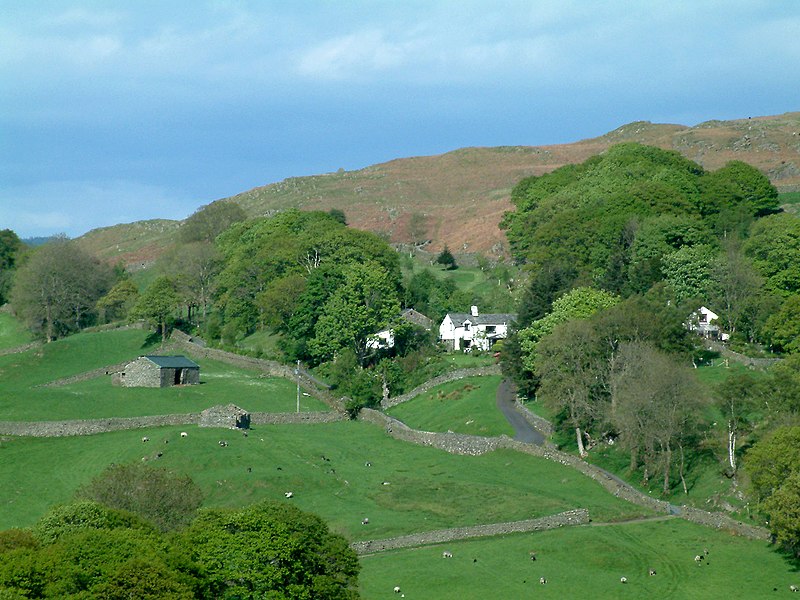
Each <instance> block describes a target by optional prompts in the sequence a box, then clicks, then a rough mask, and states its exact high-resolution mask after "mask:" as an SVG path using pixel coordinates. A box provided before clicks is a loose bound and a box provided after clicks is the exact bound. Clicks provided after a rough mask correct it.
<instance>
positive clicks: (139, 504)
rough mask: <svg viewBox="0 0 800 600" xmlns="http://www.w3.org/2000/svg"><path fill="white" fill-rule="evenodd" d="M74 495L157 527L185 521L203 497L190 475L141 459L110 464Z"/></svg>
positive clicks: (174, 526) (179, 525) (165, 528)
mask: <svg viewBox="0 0 800 600" xmlns="http://www.w3.org/2000/svg"><path fill="white" fill-rule="evenodd" d="M76 496H77V498H81V499H87V500H93V501H95V502H98V503H100V504H103V505H105V506H108V507H111V508H116V509H120V510H125V511H129V512H131V513H134V514H136V515H139V516H140V517H141V518H143V519H145V520H146V521H148V522H150V523H153V524H154V525H155V526H156V527H158V529H160V530H161V531H170V530H174V529H180V528H182V527H185V526H186V525H188V523H189V522H190V521H191V520H192V519H193V518H194V517H195V513H196V511H197V509H198V508H199V507H200V504H201V503H202V501H203V493H202V491H201V490H200V488H199V487H198V485H197V484H196V483H195V482H194V481H192V479H191V478H190V477H188V476H184V475H179V474H177V473H173V472H171V471H169V470H167V469H163V468H160V467H153V466H150V465H147V464H143V463H131V464H127V465H112V466H110V467H108V468H107V469H106V470H105V471H103V472H102V473H100V475H98V476H97V477H95V478H94V479H93V480H92V481H91V482H90V483H89V484H87V485H85V486H83V487H82V488H80V489H79V490H78V492H77V493H76Z"/></svg>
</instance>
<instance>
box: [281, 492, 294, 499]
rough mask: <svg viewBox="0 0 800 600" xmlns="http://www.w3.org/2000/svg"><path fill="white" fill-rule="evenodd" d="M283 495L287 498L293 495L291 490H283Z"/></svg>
mask: <svg viewBox="0 0 800 600" xmlns="http://www.w3.org/2000/svg"><path fill="white" fill-rule="evenodd" d="M283 495H284V496H286V497H287V498H291V497H292V496H294V494H293V493H292V492H283Z"/></svg>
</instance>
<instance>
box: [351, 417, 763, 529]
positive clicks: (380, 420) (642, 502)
mask: <svg viewBox="0 0 800 600" xmlns="http://www.w3.org/2000/svg"><path fill="white" fill-rule="evenodd" d="M359 418H360V419H362V420H364V421H367V422H370V423H374V424H377V425H379V426H381V427H383V428H384V429H385V431H386V433H388V434H389V435H390V436H392V437H394V438H396V439H400V440H404V441H407V442H411V443H414V444H418V445H421V446H432V447H435V448H439V449H440V450H444V451H445V452H449V453H451V454H469V455H479V454H485V453H486V452H491V451H493V450H496V449H498V448H508V449H511V450H516V451H518V452H523V453H525V454H530V455H532V456H538V457H540V458H544V459H546V460H550V461H553V462H557V463H559V464H562V465H565V466H568V467H572V468H573V469H575V470H577V471H580V472H581V473H583V474H584V475H586V476H587V477H590V478H591V479H593V480H594V481H596V482H597V483H599V484H600V485H602V486H603V487H604V488H605V489H606V490H607V491H608V492H610V493H611V494H613V495H614V496H616V497H617V498H620V499H622V500H625V501H627V502H630V503H632V504H636V505H638V506H643V507H645V508H649V509H651V510H653V511H655V512H660V513H664V514H674V515H676V516H679V517H681V518H683V519H686V520H688V521H692V522H694V523H699V524H701V525H706V526H710V527H715V528H717V529H726V530H729V531H732V532H734V533H736V534H738V535H742V536H745V537H749V538H754V539H760V540H767V539H769V537H770V533H769V531H767V530H766V529H763V528H761V527H754V526H752V525H748V524H745V523H742V522H740V521H736V520H735V519H732V518H730V517H729V516H727V515H724V514H721V513H710V512H706V511H703V510H700V509H696V508H692V507H688V506H680V507H677V506H674V505H671V504H670V503H668V502H664V501H663V500H657V499H655V498H651V497H650V496H649V495H647V494H644V493H642V492H640V491H639V490H637V489H636V488H634V487H633V486H631V485H630V484H628V483H626V482H624V481H622V480H621V479H619V478H617V477H614V476H613V475H611V474H610V473H608V472H606V471H604V470H603V469H601V468H599V467H596V466H594V465H592V464H590V463H587V462H585V461H584V460H582V459H580V458H579V457H577V456H573V455H571V454H567V453H566V452H561V451H560V450H556V449H555V448H552V447H548V446H536V445H534V444H526V443H524V442H518V441H516V440H512V439H511V438H509V437H508V436H505V435H502V436H499V437H492V438H488V437H487V438H484V437H479V436H469V435H461V434H453V433H433V432H429V431H417V430H415V429H411V428H410V427H408V426H407V425H405V424H404V423H403V422H402V421H398V420H397V419H395V418H393V417H390V416H388V415H385V414H384V413H382V412H379V411H376V410H371V409H366V408H365V409H361V412H360V413H359Z"/></svg>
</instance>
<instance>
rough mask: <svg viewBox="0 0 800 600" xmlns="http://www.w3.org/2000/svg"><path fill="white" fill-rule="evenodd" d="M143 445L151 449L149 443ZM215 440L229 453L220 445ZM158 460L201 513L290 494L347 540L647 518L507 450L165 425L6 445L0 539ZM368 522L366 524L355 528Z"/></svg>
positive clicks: (326, 429) (325, 429)
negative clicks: (114, 473) (83, 488)
mask: <svg viewBox="0 0 800 600" xmlns="http://www.w3.org/2000/svg"><path fill="white" fill-rule="evenodd" d="M181 430H184V431H187V432H188V433H189V435H188V437H187V438H181V437H180V431H181ZM144 435H147V436H149V437H150V439H151V441H150V442H148V443H147V444H143V443H142V441H141V439H142V436H144ZM221 439H224V440H226V441H228V443H229V445H228V447H226V448H221V447H220V446H219V444H218V443H217V442H218V441H219V440H221ZM165 440H169V443H166V444H165V443H164V441H165ZM157 452H163V457H162V458H160V459H158V463H157V464H159V465H163V466H166V467H169V468H172V469H175V470H178V471H180V472H182V473H186V474H188V475H190V476H191V477H192V478H193V479H195V481H197V483H198V484H199V485H200V486H201V488H202V489H203V491H204V492H205V495H206V505H208V506H243V505H247V504H250V503H252V502H255V501H258V500H260V499H262V498H273V499H283V493H284V492H285V491H287V490H291V491H292V492H293V493H294V498H293V499H292V502H294V503H296V504H297V505H298V507H299V508H302V509H304V510H308V511H311V512H314V513H317V514H319V515H320V516H322V517H323V518H324V519H325V520H326V521H328V523H329V524H330V525H331V526H332V527H333V528H334V529H335V530H336V531H339V532H341V533H344V534H345V535H347V537H349V538H350V539H373V538H383V537H391V536H395V535H401V534H407V533H413V532H419V531H428V530H432V529H442V528H447V527H455V526H468V525H477V524H487V523H494V522H500V521H515V520H520V519H530V518H536V517H541V516H545V515H548V514H553V513H557V512H561V511H564V510H568V509H571V508H579V507H584V508H587V509H588V510H589V512H590V515H592V518H594V519H595V520H599V521H606V520H620V519H627V518H632V517H636V516H641V515H645V514H649V513H648V512H647V511H646V510H645V509H642V508H640V507H637V506H633V505H630V504H628V503H626V502H623V501H621V500H619V499H617V498H614V497H613V496H611V495H610V494H608V493H607V492H606V491H605V490H604V489H603V488H602V487H600V486H599V485H598V484H596V483H594V482H593V481H592V480H590V479H589V478H587V477H585V476H583V475H581V474H579V473H577V472H575V471H573V470H571V469H569V468H567V467H564V466H562V465H559V464H556V463H553V462H549V461H545V460H543V459H538V458H535V457H531V456H528V455H524V454H519V453H516V452H513V451H510V450H503V451H497V452H493V453H490V454H488V455H484V456H476V457H471V456H454V455H451V454H447V453H446V452H443V451H441V450H437V449H434V448H429V447H421V446H415V445H411V444H407V443H405V442H400V441H398V440H394V439H393V438H390V437H388V436H386V435H385V433H384V432H383V430H382V429H381V428H379V427H376V426H374V425H370V424H367V423H362V422H355V421H343V422H338V423H331V424H325V425H281V426H279V425H271V426H258V427H255V428H254V429H253V430H252V431H251V432H250V434H249V435H248V436H247V437H243V436H242V435H241V434H240V433H237V432H234V431H231V430H225V429H207V428H198V427H191V428H187V427H182V428H181V427H164V428H151V429H140V430H133V431H120V432H113V433H107V434H101V435H94V436H86V437H80V438H78V437H72V438H6V439H4V440H3V441H2V443H1V444H0V457H2V458H1V459H0V489H2V490H3V500H2V504H3V505H2V508H0V529H4V528H9V527H12V526H28V525H31V524H32V523H33V522H35V521H36V519H38V518H39V517H40V516H41V515H42V514H43V513H44V512H45V510H46V509H47V507H49V506H51V505H52V504H55V503H60V502H65V501H68V500H69V499H70V497H71V496H72V494H73V493H74V491H75V489H76V488H77V487H79V486H80V485H81V484H83V483H85V482H86V481H88V480H90V479H91V478H92V477H93V476H94V475H96V474H97V473H99V472H100V471H101V470H102V469H103V468H104V467H106V466H107V465H109V464H110V463H124V462H127V461H139V460H141V459H142V458H143V457H152V456H153V455H155V454H156V453H157ZM367 462H370V463H371V466H366V463H367ZM248 467H249V468H250V469H251V470H250V471H248ZM384 482H388V485H384ZM364 517H368V518H369V520H370V523H369V525H368V526H362V525H361V519H363V518H364Z"/></svg>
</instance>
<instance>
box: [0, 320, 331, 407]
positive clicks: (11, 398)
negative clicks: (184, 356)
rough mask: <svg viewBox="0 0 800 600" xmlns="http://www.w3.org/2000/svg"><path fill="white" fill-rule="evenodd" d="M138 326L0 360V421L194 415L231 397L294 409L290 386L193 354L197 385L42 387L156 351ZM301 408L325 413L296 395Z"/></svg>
mask: <svg viewBox="0 0 800 600" xmlns="http://www.w3.org/2000/svg"><path fill="white" fill-rule="evenodd" d="M147 339H148V338H147V334H146V333H145V332H143V331H140V330H128V331H108V332H102V333H83V334H79V335H75V336H71V337H69V338H65V339H63V340H59V341H57V342H54V343H52V344H47V345H45V346H43V347H41V348H37V349H35V350H29V351H28V352H25V353H22V354H14V355H7V356H3V357H0V373H2V376H3V384H2V389H3V394H2V395H0V420H9V421H49V420H62V419H97V418H103V417H134V416H146V415H163V414H175V413H190V412H200V411H202V410H204V409H206V408H209V407H210V406H215V405H219V404H228V403H230V402H231V401H233V402H235V403H236V404H237V405H238V406H241V407H243V408H245V409H246V410H249V411H253V412H293V411H294V410H295V408H296V396H297V394H296V386H295V383H293V382H291V381H288V380H286V379H282V378H278V377H264V376H263V375H262V374H261V373H260V372H259V371H255V370H250V369H242V368H237V367H232V366H230V365H227V364H224V363H220V362H217V361H213V360H208V359H198V360H199V363H200V366H201V370H200V380H201V385H197V386H182V387H171V388H163V389H151V388H121V387H115V386H113V385H112V384H111V378H110V377H106V376H101V377H97V378H94V379H90V380H88V381H81V382H78V383H72V384H69V385H63V386H58V387H45V386H43V385H42V384H45V383H49V382H51V381H54V380H56V379H59V378H62V377H69V376H72V375H77V374H80V373H83V372H86V371H89V370H92V369H96V368H98V367H103V366H107V365H109V364H114V363H119V362H123V361H125V360H133V359H135V358H136V357H137V356H139V355H141V354H148V353H158V348H157V347H156V346H152V345H149V344H148V343H147ZM301 410H302V411H310V410H327V406H326V405H325V404H323V403H322V402H320V401H319V400H316V399H315V398H312V397H310V396H302V401H301Z"/></svg>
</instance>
